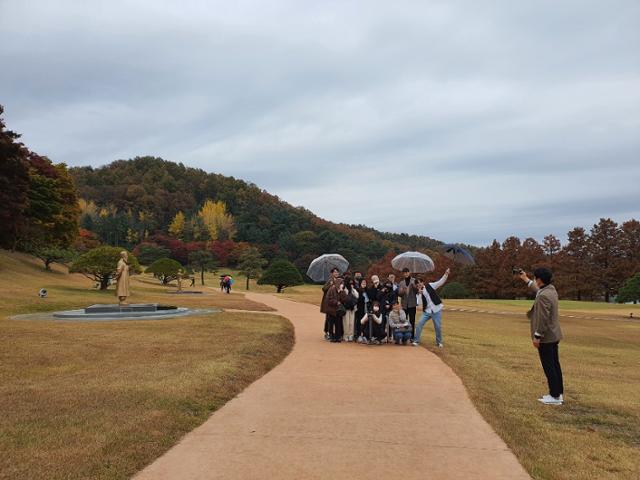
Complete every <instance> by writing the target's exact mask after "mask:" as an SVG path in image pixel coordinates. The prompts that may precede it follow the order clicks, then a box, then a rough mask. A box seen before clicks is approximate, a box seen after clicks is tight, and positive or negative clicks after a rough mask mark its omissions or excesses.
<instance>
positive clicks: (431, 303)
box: [413, 268, 451, 348]
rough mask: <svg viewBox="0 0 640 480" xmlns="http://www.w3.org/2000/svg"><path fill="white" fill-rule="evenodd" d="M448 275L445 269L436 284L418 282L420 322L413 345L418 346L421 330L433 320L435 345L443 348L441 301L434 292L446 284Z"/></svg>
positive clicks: (448, 271)
mask: <svg viewBox="0 0 640 480" xmlns="http://www.w3.org/2000/svg"><path fill="white" fill-rule="evenodd" d="M449 273H451V271H450V270H449V269H448V268H447V271H446V272H444V275H443V276H442V278H441V279H440V280H438V281H437V282H431V283H423V282H420V283H419V284H418V292H419V294H418V300H419V302H420V304H422V317H420V321H419V322H418V326H417V327H416V335H415V337H414V339H413V345H414V346H418V345H420V337H421V335H422V329H423V328H424V326H425V324H426V323H427V322H428V321H429V320H430V319H432V320H433V329H434V330H435V331H436V345H437V346H438V347H439V348H442V347H444V345H443V343H442V308H443V304H442V300H441V299H440V296H439V295H438V294H437V292H436V290H437V289H439V288H440V287H441V286H442V285H444V284H445V283H446V282H447V279H448V278H449Z"/></svg>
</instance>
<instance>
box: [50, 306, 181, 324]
mask: <svg viewBox="0 0 640 480" xmlns="http://www.w3.org/2000/svg"><path fill="white" fill-rule="evenodd" d="M190 312H191V310H189V309H188V308H184V307H176V306H174V305H162V304H159V303H131V304H129V305H118V304H96V305H90V306H88V307H86V308H84V309H82V310H67V311H64V312H55V313H54V314H53V317H54V318H60V319H69V320H118V319H140V320H142V319H145V318H148V319H154V318H169V317H178V316H180V315H186V314H188V313H190Z"/></svg>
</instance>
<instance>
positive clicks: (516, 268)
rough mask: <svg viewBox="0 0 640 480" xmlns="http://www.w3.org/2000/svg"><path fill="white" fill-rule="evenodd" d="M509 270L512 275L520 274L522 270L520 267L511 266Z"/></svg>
mask: <svg viewBox="0 0 640 480" xmlns="http://www.w3.org/2000/svg"><path fill="white" fill-rule="evenodd" d="M511 271H512V272H513V274H514V275H522V272H524V270H522V269H521V268H520V267H513V268H512V269H511Z"/></svg>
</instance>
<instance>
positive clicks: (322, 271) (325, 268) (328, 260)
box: [307, 253, 349, 282]
mask: <svg viewBox="0 0 640 480" xmlns="http://www.w3.org/2000/svg"><path fill="white" fill-rule="evenodd" d="M334 268H337V269H338V270H339V271H340V273H344V272H346V271H347V268H349V262H348V261H347V260H346V259H345V258H344V257H343V256H342V255H339V254H337V253H325V254H324V255H320V256H319V257H318V258H316V259H315V260H313V261H312V262H311V264H310V265H309V269H308V270H307V276H308V277H309V278H310V279H311V280H313V281H314V282H324V281H326V280H328V278H329V275H331V270H333V269H334Z"/></svg>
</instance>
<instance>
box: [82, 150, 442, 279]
mask: <svg viewBox="0 0 640 480" xmlns="http://www.w3.org/2000/svg"><path fill="white" fill-rule="evenodd" d="M70 171H71V175H72V176H73V178H74V180H75V183H76V186H77V188H78V195H79V197H80V198H81V199H82V200H83V202H84V204H83V205H84V206H85V210H84V211H83V215H82V219H81V225H82V227H83V228H85V229H87V230H90V231H93V232H95V233H96V234H97V235H98V238H99V239H100V240H101V241H103V242H105V243H110V244H118V245H122V246H125V247H127V248H134V247H135V246H136V245H137V244H139V243H141V242H148V243H155V244H162V245H164V246H167V245H166V244H167V243H168V242H170V240H169V239H167V238H165V236H167V235H168V236H170V237H173V239H174V240H179V241H180V242H183V243H184V244H185V245H186V244H189V243H193V242H203V241H226V242H229V241H233V242H238V243H241V244H242V243H246V244H252V245H255V246H258V248H259V249H260V251H261V252H262V254H263V255H264V256H265V257H266V258H267V259H269V260H271V259H273V258H275V257H282V256H284V257H287V258H289V259H290V260H291V261H293V262H294V263H295V264H296V265H297V266H298V267H299V268H300V269H301V270H303V268H304V269H306V266H308V264H309V262H310V261H311V260H312V259H313V258H314V257H315V256H317V255H319V254H322V253H325V252H337V253H341V254H342V255H344V256H345V257H347V258H349V259H350V260H351V263H352V265H353V266H354V267H355V268H360V269H366V268H367V266H368V265H369V264H370V263H371V262H373V261H376V260H378V259H380V258H382V257H383V256H384V255H385V254H386V253H387V252H388V251H389V250H393V251H400V250H402V249H404V248H408V246H409V243H410V242H409V241H407V242H406V243H404V242H402V240H403V239H404V237H402V236H400V235H398V236H396V235H395V234H382V233H380V232H377V231H376V230H373V229H370V228H367V227H363V226H352V225H343V224H335V223H332V222H328V221H326V220H323V219H321V218H319V217H317V216H316V215H314V214H313V213H311V212H310V211H308V210H306V209H304V208H300V207H293V206H291V205H289V204H288V203H286V202H284V201H282V200H280V199H279V198H278V197H277V196H275V195H271V194H269V193H267V192H266V191H264V190H261V189H259V188H258V187H257V186H256V185H254V184H251V183H248V182H245V181H242V180H238V179H235V178H233V177H227V176H223V175H219V174H214V173H207V172H205V171H203V170H199V169H195V168H190V167H185V166H184V165H182V164H177V163H173V162H169V161H166V160H163V159H160V158H154V157H137V158H135V159H133V160H119V161H116V162H113V163H111V164H109V165H107V166H104V167H100V168H93V167H80V168H72V169H71V170H70ZM207 202H213V203H214V204H216V203H217V204H221V205H224V208H225V209H226V212H227V213H228V214H229V215H231V216H232V218H233V224H234V229H233V235H227V236H225V238H212V236H211V235H209V232H208V230H209V229H208V228H207V226H206V225H204V222H203V218H204V215H203V214H202V208H203V206H204V205H205V204H206V203H207ZM176 216H177V217H176ZM176 224H178V227H180V224H182V228H178V230H177V231H175V232H173V233H172V232H171V230H172V229H171V227H172V225H176ZM406 239H407V240H411V241H412V242H420V243H421V245H429V246H430V247H434V246H436V245H438V244H439V243H440V242H438V241H436V240H433V239H429V238H427V237H417V236H413V237H411V238H410V237H409V236H406ZM176 248H178V247H176ZM184 248H186V249H188V247H186V246H185V247H184Z"/></svg>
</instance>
